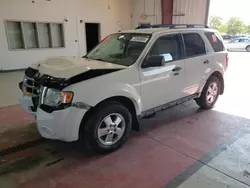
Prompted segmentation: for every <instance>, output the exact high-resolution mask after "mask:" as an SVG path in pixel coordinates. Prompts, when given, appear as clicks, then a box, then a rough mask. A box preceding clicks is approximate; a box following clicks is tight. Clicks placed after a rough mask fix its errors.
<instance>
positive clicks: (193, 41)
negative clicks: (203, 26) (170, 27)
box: [183, 33, 206, 57]
mask: <svg viewBox="0 0 250 188" xmlns="http://www.w3.org/2000/svg"><path fill="white" fill-rule="evenodd" d="M183 38H184V43H185V50H186V56H187V57H192V56H198V55H202V54H205V53H206V47H205V43H204V41H203V39H202V38H201V36H200V35H199V34H198V33H187V34H183Z"/></svg>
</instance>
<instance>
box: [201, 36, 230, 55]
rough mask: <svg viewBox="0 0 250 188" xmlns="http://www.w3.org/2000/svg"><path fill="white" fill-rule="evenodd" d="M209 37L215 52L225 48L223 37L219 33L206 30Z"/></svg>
mask: <svg viewBox="0 0 250 188" xmlns="http://www.w3.org/2000/svg"><path fill="white" fill-rule="evenodd" d="M205 35H206V37H207V39H208V40H209V42H210V44H211V45H212V47H213V49H214V51H215V52H221V51H224V50H225V47H224V45H223V42H222V39H221V37H219V36H218V34H217V33H214V32H206V33H205Z"/></svg>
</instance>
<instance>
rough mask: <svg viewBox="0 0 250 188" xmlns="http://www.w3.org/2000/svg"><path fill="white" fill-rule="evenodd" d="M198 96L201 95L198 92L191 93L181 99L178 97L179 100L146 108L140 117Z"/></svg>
mask: <svg viewBox="0 0 250 188" xmlns="http://www.w3.org/2000/svg"><path fill="white" fill-rule="evenodd" d="M198 97H199V93H196V94H193V95H190V96H187V97H184V98H181V99H178V100H175V101H172V102H169V103H166V104H163V105H161V106H158V107H155V108H152V109H149V110H146V111H144V112H142V113H141V115H140V118H143V117H147V116H150V115H152V114H155V113H156V112H160V111H163V110H166V109H168V108H171V107H174V106H177V105H179V104H182V103H185V102H187V101H190V100H193V99H195V98H198Z"/></svg>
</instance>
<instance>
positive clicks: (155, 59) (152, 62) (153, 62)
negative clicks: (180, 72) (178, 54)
mask: <svg viewBox="0 0 250 188" xmlns="http://www.w3.org/2000/svg"><path fill="white" fill-rule="evenodd" d="M164 65H165V58H164V57H163V56H160V55H159V56H158V55H157V56H150V57H149V58H148V59H146V60H145V61H144V62H143V63H142V68H148V67H161V66H164Z"/></svg>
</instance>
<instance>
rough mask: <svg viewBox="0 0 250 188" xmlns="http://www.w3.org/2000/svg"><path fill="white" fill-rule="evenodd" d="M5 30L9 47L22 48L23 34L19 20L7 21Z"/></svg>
mask: <svg viewBox="0 0 250 188" xmlns="http://www.w3.org/2000/svg"><path fill="white" fill-rule="evenodd" d="M6 31H7V34H8V38H9V47H10V49H22V48H24V43H23V35H22V29H21V23H20V22H7V24H6Z"/></svg>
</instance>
